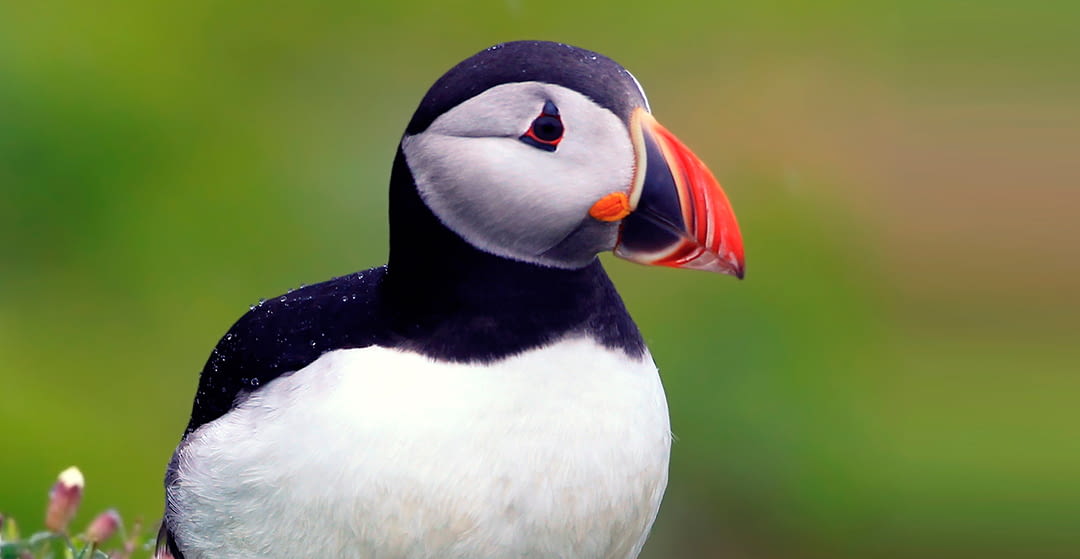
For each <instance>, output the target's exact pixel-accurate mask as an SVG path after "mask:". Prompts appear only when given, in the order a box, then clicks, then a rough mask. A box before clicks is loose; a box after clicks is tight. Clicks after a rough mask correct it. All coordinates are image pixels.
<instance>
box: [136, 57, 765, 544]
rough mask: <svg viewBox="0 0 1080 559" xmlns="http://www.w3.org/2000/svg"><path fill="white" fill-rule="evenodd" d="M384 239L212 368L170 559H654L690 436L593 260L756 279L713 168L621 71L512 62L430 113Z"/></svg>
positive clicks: (219, 356)
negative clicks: (677, 464) (643, 558)
mask: <svg viewBox="0 0 1080 559" xmlns="http://www.w3.org/2000/svg"><path fill="white" fill-rule="evenodd" d="M389 228H390V247H389V257H388V262H387V263H386V264H385V265H383V266H380V267H375V268H371V269H367V270H364V271H361V272H357V273H353V274H349V275H346V276H341V277H338V278H334V279H331V280H329V281H325V282H322V283H317V284H313V285H308V286H304V287H301V288H299V289H295V290H292V291H289V292H288V293H285V294H283V295H279V296H277V297H272V298H269V299H265V300H264V301H262V302H260V303H259V304H257V305H255V306H253V307H252V308H251V309H250V312H247V313H246V314H244V315H243V316H242V317H241V318H240V319H239V320H238V321H237V322H236V323H235V324H234V325H233V326H232V327H231V328H230V329H229V330H228V331H227V332H226V333H225V335H224V336H223V337H222V338H221V340H220V342H219V343H218V344H217V346H216V347H215V348H214V349H213V351H212V352H211V354H210V356H209V359H208V360H207V362H206V365H205V367H204V368H203V370H202V373H201V374H200V376H199V383H198V388H197V391H196V394H195V399H194V404H193V406H192V411H191V419H190V421H189V422H188V424H187V428H186V429H185V430H184V433H183V436H182V438H181V441H180V443H179V445H178V447H177V448H176V451H175V453H174V454H173V456H172V459H171V460H170V462H169V464H168V467H167V469H166V474H165V514H164V518H163V521H162V525H161V529H160V531H159V534H158V539H157V545H156V547H155V557H156V558H157V559H234V558H236V559H238V558H245V559H247V558H263V559H278V558H280V559H286V558H288V559H297V558H360V559H510V558H515V559H521V558H529V559H556V558H558V559H633V558H634V557H637V556H638V554H639V553H640V552H641V549H642V546H643V545H644V543H645V540H646V537H647V535H648V533H649V530H650V528H651V527H652V524H653V521H654V519H655V518H656V515H657V511H658V509H659V507H660V502H661V498H662V497H663V494H664V489H665V487H666V485H667V480H668V462H669V451H670V447H671V440H672V435H671V428H670V422H669V418H668V408H667V402H666V399H665V395H664V390H663V387H662V385H661V380H660V376H659V373H658V370H657V367H656V365H655V364H654V362H653V359H652V357H651V355H650V353H649V350H648V348H647V347H646V345H645V343H644V341H643V339H642V335H641V333H640V331H639V330H638V327H637V326H636V325H635V323H634V321H633V320H632V319H631V317H630V315H629V314H628V312H627V310H626V307H625V306H624V304H623V302H622V300H621V299H620V297H619V294H618V293H617V292H616V290H615V288H614V286H613V285H612V282H611V281H610V280H609V278H608V276H607V274H606V273H605V271H604V269H603V267H602V266H601V263H600V261H599V258H598V255H599V254H600V253H603V252H607V251H613V252H614V254H615V255H616V256H618V257H621V258H624V259H627V260H630V261H633V262H638V263H641V264H646V265H654V266H668V267H675V268H686V269H694V270H704V271H710V272H717V273H721V274H729V275H733V276H735V277H738V278H740V279H741V278H742V277H743V274H744V270H745V264H744V257H743V245H742V238H741V235H740V232H739V228H738V225H737V223H736V220H735V215H734V213H733V211H732V208H731V205H730V203H729V202H728V199H727V197H726V195H725V194H724V192H723V190H722V189H721V187H720V185H719V183H718V181H717V180H716V178H715V177H714V176H713V174H712V173H711V172H710V171H709V170H708V169H707V168H706V166H705V164H704V163H703V162H702V161H701V160H700V159H699V158H698V157H697V156H696V155H695V154H694V153H693V152H692V151H691V150H690V149H689V148H687V147H686V146H685V145H684V144H683V143H682V142H680V141H679V140H678V139H677V138H676V137H675V136H674V135H673V134H672V133H671V132H669V131H668V130H667V129H665V128H664V127H663V126H661V125H660V124H659V123H658V122H657V121H656V119H655V118H653V116H652V112H651V109H650V107H649V102H648V101H647V99H646V97H645V93H644V91H643V90H642V88H641V86H640V84H639V83H638V81H637V79H635V78H634V76H633V75H631V74H630V72H628V71H627V70H626V69H625V68H623V67H622V66H620V65H619V64H617V63H616V62H614V61H613V60H611V59H610V58H607V57H605V56H603V55H600V54H597V53H595V52H591V51H588V50H585V49H582V48H577V47H574V46H569V45H565V44H560V43H554V42H545V41H517V42H510V43H504V44H499V45H496V46H493V47H490V48H488V49H486V50H483V51H481V52H479V53H477V54H475V55H474V56H472V57H470V58H468V59H466V60H464V61H463V62H461V63H459V64H457V65H456V66H454V67H453V68H452V69H450V70H449V71H448V72H447V73H446V74H444V75H443V76H442V77H440V78H439V79H438V80H437V81H436V82H435V83H434V85H433V86H432V87H431V89H430V90H428V92H427V94H426V95H425V96H424V97H423V100H422V101H421V102H420V104H419V107H418V108H417V109H416V112H415V113H414V114H413V116H412V118H411V120H410V121H409V123H408V125H407V127H406V128H405V132H404V135H403V136H402V138H401V141H400V143H399V144H398V147H397V153H396V156H395V158H394V162H393V167H392V171H391V176H390V193H389Z"/></svg>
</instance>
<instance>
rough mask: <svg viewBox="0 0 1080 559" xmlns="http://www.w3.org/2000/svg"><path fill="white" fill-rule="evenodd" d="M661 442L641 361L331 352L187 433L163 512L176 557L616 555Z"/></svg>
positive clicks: (558, 354) (632, 542)
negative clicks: (460, 359) (448, 358)
mask: <svg viewBox="0 0 1080 559" xmlns="http://www.w3.org/2000/svg"><path fill="white" fill-rule="evenodd" d="M670 443H671V435H670V431H669V423H668V414H667V404H666V402H665V399H664V392H663V388H662V387H661V385H660V379H659V375H658V374H657V371H656V368H655V365H653V363H652V359H651V358H650V357H649V356H648V355H646V356H644V357H643V358H642V359H640V360H635V359H631V358H629V357H627V356H626V355H625V354H624V353H622V352H620V351H614V350H610V349H607V348H605V347H603V346H600V345H598V344H596V343H595V342H593V341H592V340H590V339H585V338H571V339H567V340H564V341H562V342H559V343H557V344H555V345H552V346H549V347H545V348H542V349H538V350H534V351H530V352H526V353H524V354H521V355H518V356H514V357H511V358H508V359H505V360H502V361H499V362H497V363H495V364H492V365H488V366H477V365H464V364H448V363H442V362H436V361H432V360H430V359H428V358H425V357H422V356H420V355H417V354H413V353H406V352H403V351H398V350H392V349H385V348H377V347H371V348H364V349H348V350H338V351H334V352H330V353H327V354H325V355H323V356H322V357H321V358H320V359H318V360H317V361H315V362H314V363H312V364H311V365H309V366H307V367H305V368H304V369H301V370H300V371H297V372H296V373H294V374H292V375H290V376H287V377H283V378H279V379H277V380H275V381H273V382H272V383H269V384H267V385H266V386H265V387H263V388H262V389H261V390H259V391H258V392H256V393H255V394H254V395H252V396H251V397H250V398H249V399H248V400H247V401H245V402H244V403H243V404H242V405H240V406H239V407H238V408H236V409H234V410H233V411H231V412H229V413H228V414H227V415H225V416H224V417H222V418H220V419H218V420H216V421H213V422H211V423H208V424H206V425H204V426H203V427H201V428H200V429H199V430H197V431H196V432H195V433H193V434H192V435H191V436H190V437H189V438H188V442H187V443H186V444H185V445H184V446H182V447H181V448H180V450H178V456H177V458H178V472H179V475H178V481H177V482H176V483H175V484H174V485H173V487H171V488H170V489H169V499H170V502H171V503H172V505H173V510H174V511H175V514H174V515H173V517H171V518H170V524H171V527H172V530H173V533H174V534H175V536H176V538H177V541H178V542H179V544H180V547H181V549H182V550H183V552H184V554H185V557H186V558H187V559H204V558H206V559H209V558H213V559H226V558H240V557H243V558H251V557H264V558H290V559H296V558H301V557H319V558H330V557H358V558H376V557H378V558H379V559H436V558H437V559H457V558H459V559H503V558H506V559H509V558H515V559H521V558H530V559H540V558H544V559H547V558H551V559H554V558H560V559H571V558H572V559H631V558H633V557H636V556H637V554H638V552H639V551H640V549H641V545H642V544H643V543H644V539H645V535H646V534H647V532H648V530H649V528H650V526H651V525H652V522H653V519H654V518H655V516H656V511H657V508H658V507H659V505H660V499H661V497H662V495H663V491H664V487H665V485H666V484H667V467H668V451H669V448H670Z"/></svg>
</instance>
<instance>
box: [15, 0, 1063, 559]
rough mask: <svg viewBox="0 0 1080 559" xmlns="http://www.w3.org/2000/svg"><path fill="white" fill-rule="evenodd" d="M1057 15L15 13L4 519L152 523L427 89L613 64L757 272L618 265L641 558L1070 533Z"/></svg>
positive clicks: (376, 237) (832, 11)
mask: <svg viewBox="0 0 1080 559" xmlns="http://www.w3.org/2000/svg"><path fill="white" fill-rule="evenodd" d="M1075 5H1076V4H1075V3H1072V4H1067V3H1064V2H1061V3H1059V4H1054V3H1049V2H1040V3H1034V2H1027V3H1022V4H1021V5H1020V6H1019V7H1010V6H1009V5H1008V4H1004V3H948V2H941V3H935V2H909V3H904V4H902V5H889V4H885V3H866V2H846V1H829V2H798V1H795V0H778V1H770V2H700V3H688V2H669V3H660V2H656V3H645V2H638V3H629V2H600V3H586V2H568V1H562V0H551V1H547V2H530V1H525V0H515V1H507V2H475V3H471V4H456V3H449V2H434V1H433V2H418V3H410V4H404V3H400V4H394V3H388V2H387V3H382V2H380V3H373V4H371V5H366V4H363V3H360V2H331V3H311V4H310V5H301V4H300V3H280V4H279V3H276V2H228V3H226V2H220V3H217V2H198V1H196V2H186V3H177V4H174V5H167V4H163V3H153V2H114V1H108V0H105V1H96V2H81V1H80V2H77V1H71V2H48V1H44V2H16V1H3V2H0V401H2V405H0V437H2V446H0V456H2V459H0V510H2V511H4V512H7V513H13V514H15V515H16V516H17V517H19V518H21V519H22V523H23V525H24V526H28V527H30V526H32V527H36V526H37V522H38V519H39V518H41V515H42V514H43V513H42V511H43V507H44V500H45V493H46V491H47V488H48V487H49V485H50V484H51V483H52V480H53V479H54V477H55V475H56V474H57V473H58V472H59V471H60V470H61V469H63V468H65V467H67V466H69V465H71V464H78V465H79V466H80V467H81V468H82V469H83V471H84V472H85V474H86V476H87V479H88V488H87V497H86V506H85V507H84V509H86V510H84V511H83V514H82V516H81V520H80V521H79V522H83V521H85V520H87V519H88V518H89V516H90V514H91V513H92V512H95V511H97V510H99V509H101V508H104V507H105V506H117V507H119V508H120V509H121V511H122V512H123V513H124V514H125V515H127V516H128V517H133V516H138V515H141V516H143V517H144V518H145V519H146V520H147V521H148V522H155V521H156V519H157V517H158V515H159V514H160V511H161V509H162V501H161V497H162V495H161V489H160V486H161V477H162V472H163V470H164V466H165V463H166V462H167V460H168V458H169V456H170V453H171V452H172V448H173V446H174V444H175V443H176V441H177V440H178V437H179V435H180V432H181V431H182V429H183V427H184V425H185V423H186V421H187V414H188V412H189V410H190V404H191V397H192V395H193V393H194V388H195V384H196V380H197V374H198V371H199V370H200V369H201V367H202V364H203V362H204V360H205V358H206V356H207V355H208V353H209V350H210V348H211V347H213V345H214V344H215V343H216V341H217V339H218V337H219V336H220V335H221V334H222V333H223V332H224V331H225V329H226V328H227V327H228V326H229V325H230V324H231V323H232V321H233V320H235V319H236V318H237V317H239V316H240V315H241V314H242V313H243V312H245V311H246V310H247V308H248V305H249V304H251V303H253V302H255V301H257V300H258V299H259V298H260V297H270V296H273V295H275V294H278V293H281V292H284V291H285V290H287V289H289V288H292V287H296V286H298V285H300V284H301V283H308V284H310V283H314V282H317V281H320V280H323V279H326V278H329V277H331V276H336V275H341V274H345V273H348V272H351V271H356V270H359V269H362V268H367V267H371V266H375V265H379V264H381V263H383V262H384V261H385V258H386V243H387V235H386V218H385V214H386V183H387V178H388V175H389V167H390V162H391V158H392V156H393V153H394V149H395V146H396V143H397V141H398V139H399V136H400V134H401V131H402V129H403V128H404V125H405V123H406V122H407V120H408V118H409V116H410V115H411V113H412V111H413V109H414V108H415V106H416V104H417V103H418V101H419V99H420V97H421V96H422V95H423V93H424V91H425V90H426V89H427V87H428V86H429V85H430V84H431V82H433V81H434V80H435V78H437V77H438V76H439V75H440V74H441V73H442V72H444V71H445V70H446V69H447V68H449V67H450V66H451V65H453V64H454V63H456V62H457V61H459V60H461V59H463V58H465V57H467V56H469V55H471V54H472V53H474V52H475V51H477V50H480V49H482V48H484V47H486V46H488V45H490V44H493V43H496V42H500V41H505V40H512V39H521V38H543V39H549V40H559V41H565V42H570V43H573V44H576V45H579V46H583V47H586V48H590V49H593V50H597V51H599V52H602V53H604V54H607V55H608V56H611V57H612V58H614V59H616V60H618V61H619V62H621V63H622V64H624V65H625V66H627V67H628V68H630V69H631V70H632V71H633V72H634V73H635V75H636V76H637V77H638V78H639V79H640V81H641V82H642V84H643V85H644V86H645V89H646V91H648V93H649V95H650V100H651V102H652V106H653V110H654V114H656V116H657V117H658V118H659V120H660V121H661V122H663V123H664V124H665V125H666V126H667V127H668V128H669V129H671V130H672V131H674V132H675V133H676V134H678V135H679V136H680V137H681V138H682V140H683V141H685V142H686V143H687V144H688V145H690V146H691V147H693V148H694V149H695V151H696V152H697V153H698V155H699V156H701V157H702V159H704V160H705V161H706V162H708V163H709V165H710V167H711V168H712V169H713V171H714V172H715V173H716V175H717V176H718V178H720V180H721V182H722V183H723V184H724V185H725V188H726V190H727V193H728V195H729V197H730V198H731V200H732V203H733V205H734V207H735V210H736V212H737V214H738V216H739V220H740V223H741V226H742V231H743V236H744V239H745V243H746V254H747V264H748V275H747V279H746V280H745V281H743V282H737V281H735V280H733V279H731V278H729V277H723V276H714V275H709V274H704V273H696V272H688V271H680V270H666V269H652V268H644V267H638V266H635V265H633V264H630V263H626V262H621V261H615V260H614V259H611V258H608V257H605V262H606V263H607V266H608V269H609V271H610V273H611V274H612V276H613V277H614V279H615V281H616V284H617V285H618V286H619V288H620V291H621V293H622V294H623V297H624V299H625V300H626V303H627V306H628V307H629V308H630V310H631V312H632V313H633V315H634V317H635V318H636V320H637V321H638V323H639V325H640V326H641V328H642V330H643V332H644V334H645V337H646V340H647V342H648V343H649V345H650V347H651V349H652V352H653V354H654V357H655V358H656V361H657V363H658V364H659V366H660V369H661V372H662V374H663V377H664V381H665V385H666V387H667V391H668V396H669V399H670V406H671V415H672V421H673V428H674V431H675V433H676V435H677V437H678V440H677V442H676V444H675V446H674V454H673V464H672V481H671V485H670V488H669V493H668V498H667V499H666V501H665V504H664V508H663V509H662V511H661V514H660V518H659V520H658V521H657V524H656V528H655V530H654V536H653V538H652V539H651V541H650V543H649V544H648V545H647V547H646V551H645V554H644V556H645V557H649V558H653V559H658V558H684V557H685V558H708V557H725V558H727V557H731V558H803V557H807V558H811V557H822V558H826V557H828V558H833V557H851V558H861V557H920V558H922V557H943V558H944V557H962V556H974V557H983V558H987V557H1028V558H1031V557H1036V558H1043V557H1046V558H1049V557H1077V556H1080V436H1078V433H1077V430H1078V429H1077V428H1078V426H1080V421H1078V420H1080V413H1078V412H1077V411H1076V410H1077V404H1076V401H1077V399H1078V394H1080V392H1078V391H1080V376H1078V372H1080V350H1078V345H1080V342H1078V334H1080V332H1078V325H1077V320H1078V316H1080V313H1078V311H1080V306H1078V304H1077V288H1078V283H1080V282H1078V281H1077V277H1078V275H1080V262H1078V258H1077V257H1078V256H1080V250H1078V249H1077V246H1078V243H1080V218H1078V217H1077V216H1078V211H1077V208H1078V207H1080V172H1078V169H1077V167H1078V163H1077V146H1078V145H1080V133H1078V130H1080V109H1078V107H1077V105H1078V103H1077V102H1076V100H1077V99H1078V98H1080V72H1077V69H1076V68H1077V66H1076V64H1077V60H1078V59H1080V48H1078V45H1077V43H1078V41H1077V40H1076V39H1075V38H1073V37H1071V36H1070V35H1072V36H1075V33H1076V21H1077V17H1078V15H1080V14H1078V13H1077V12H1078V10H1077V9H1076V8H1075V7H1073V6H1075Z"/></svg>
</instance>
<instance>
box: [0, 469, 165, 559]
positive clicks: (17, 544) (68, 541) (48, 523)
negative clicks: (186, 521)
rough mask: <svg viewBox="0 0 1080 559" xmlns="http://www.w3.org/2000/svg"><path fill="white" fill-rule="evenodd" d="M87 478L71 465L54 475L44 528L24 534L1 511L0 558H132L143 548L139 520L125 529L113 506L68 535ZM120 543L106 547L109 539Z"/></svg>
mask: <svg viewBox="0 0 1080 559" xmlns="http://www.w3.org/2000/svg"><path fill="white" fill-rule="evenodd" d="M85 487H86V481H85V479H84V478H83V475H82V472H80V471H79V469H78V468H76V467H74V466H72V467H70V468H68V469H66V470H64V471H63V472H60V476H59V477H58V478H57V480H56V483H55V484H54V485H53V487H52V490H50V491H49V505H48V508H47V509H46V512H45V530H44V531H41V532H37V533H34V534H32V535H30V536H29V537H26V538H23V537H22V536H21V534H20V533H19V527H18V525H17V524H16V523H15V519H14V518H5V517H4V516H3V515H0V559H132V558H133V557H134V554H135V552H136V551H137V550H138V551H144V550H146V546H145V545H142V544H141V532H142V523H141V522H140V521H139V520H136V521H135V523H134V524H133V526H132V528H131V531H130V532H128V531H126V530H125V529H124V522H123V520H122V519H121V518H120V514H119V513H118V512H116V511H115V510H113V509H109V510H106V511H105V512H102V513H101V514H98V515H97V516H95V517H94V519H93V520H92V521H90V524H89V525H88V526H87V527H86V529H85V530H83V531H82V532H81V533H79V534H76V535H70V533H69V531H68V527H69V526H70V524H71V521H72V519H74V518H75V513H76V512H77V511H78V510H79V503H80V502H81V501H82V496H83V489H84V488H85ZM113 539H118V540H119V543H120V546H119V548H116V549H109V550H108V551H105V548H104V547H103V546H104V545H105V544H107V543H109V541H110V540H113Z"/></svg>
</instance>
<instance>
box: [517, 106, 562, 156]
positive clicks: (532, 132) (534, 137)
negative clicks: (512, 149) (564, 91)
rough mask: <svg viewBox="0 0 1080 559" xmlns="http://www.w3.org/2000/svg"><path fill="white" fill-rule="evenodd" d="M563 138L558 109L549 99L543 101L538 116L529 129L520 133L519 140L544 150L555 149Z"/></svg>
mask: <svg viewBox="0 0 1080 559" xmlns="http://www.w3.org/2000/svg"><path fill="white" fill-rule="evenodd" d="M562 138H563V123H562V119H561V118H560V117H559V109H558V108H556V107H555V104H554V103H552V102H551V101H548V102H546V103H544V109H543V110H542V111H540V116H538V117H536V119H534V120H533V121H532V124H531V125H530V126H529V129H528V130H526V131H525V133H524V134H522V135H521V138H520V139H521V141H523V142H525V143H526V144H529V145H530V146H533V147H536V148H540V149H542V150H545V151H555V148H556V147H558V145H559V142H561V141H562Z"/></svg>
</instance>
